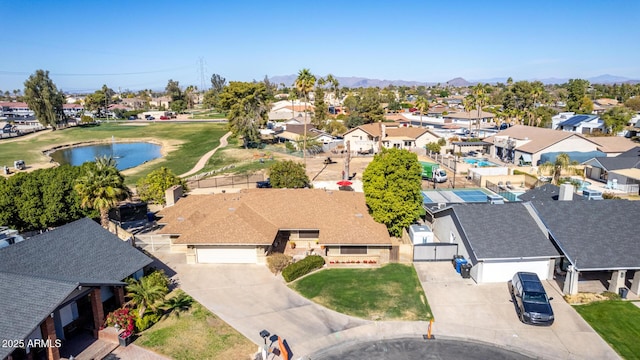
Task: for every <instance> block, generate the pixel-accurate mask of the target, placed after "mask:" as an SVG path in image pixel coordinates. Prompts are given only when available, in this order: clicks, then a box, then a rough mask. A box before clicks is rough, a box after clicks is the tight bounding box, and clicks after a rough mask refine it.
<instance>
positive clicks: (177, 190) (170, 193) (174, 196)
mask: <svg viewBox="0 0 640 360" xmlns="http://www.w3.org/2000/svg"><path fill="white" fill-rule="evenodd" d="M182 194H183V192H182V185H174V186H172V187H170V188H168V189H167V190H165V192H164V198H165V200H166V202H167V203H166V205H165V206H173V205H175V203H176V202H177V201H178V200H179V199H180V198H181V197H182Z"/></svg>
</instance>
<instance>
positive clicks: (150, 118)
mask: <svg viewBox="0 0 640 360" xmlns="http://www.w3.org/2000/svg"><path fill="white" fill-rule="evenodd" d="M155 119H156V118H154V117H153V116H149V117H148V118H147V120H149V121H151V120H155Z"/></svg>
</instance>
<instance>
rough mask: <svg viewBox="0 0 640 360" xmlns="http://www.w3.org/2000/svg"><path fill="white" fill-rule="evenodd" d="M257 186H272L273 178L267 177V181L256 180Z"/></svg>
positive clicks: (261, 187)
mask: <svg viewBox="0 0 640 360" xmlns="http://www.w3.org/2000/svg"><path fill="white" fill-rule="evenodd" d="M256 187H257V188H260V189H267V188H270V187H271V179H269V178H267V180H265V181H258V182H256Z"/></svg>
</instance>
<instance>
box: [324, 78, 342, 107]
mask: <svg viewBox="0 0 640 360" xmlns="http://www.w3.org/2000/svg"><path fill="white" fill-rule="evenodd" d="M326 80H327V82H328V83H331V91H333V101H334V103H333V106H336V104H340V102H339V101H338V96H339V91H340V82H339V81H338V79H336V77H335V76H333V75H331V74H329V75H327V78H326Z"/></svg>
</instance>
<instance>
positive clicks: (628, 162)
mask: <svg viewBox="0 0 640 360" xmlns="http://www.w3.org/2000/svg"><path fill="white" fill-rule="evenodd" d="M596 160H598V162H599V163H600V164H602V166H603V167H604V168H605V170H607V171H612V170H622V169H633V168H636V169H638V168H640V157H637V156H616V157H598V158H596Z"/></svg>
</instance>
